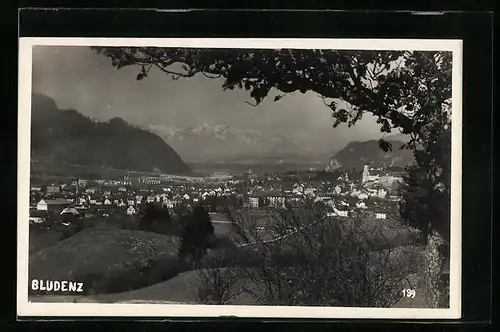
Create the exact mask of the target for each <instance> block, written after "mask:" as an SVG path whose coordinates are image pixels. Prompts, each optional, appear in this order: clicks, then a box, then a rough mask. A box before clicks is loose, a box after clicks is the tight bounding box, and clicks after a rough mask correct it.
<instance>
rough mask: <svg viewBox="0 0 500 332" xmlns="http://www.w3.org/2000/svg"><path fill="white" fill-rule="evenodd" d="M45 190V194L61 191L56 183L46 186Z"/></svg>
mask: <svg viewBox="0 0 500 332" xmlns="http://www.w3.org/2000/svg"><path fill="white" fill-rule="evenodd" d="M46 192H47V195H50V194H57V193H59V192H61V187H60V186H57V185H51V186H47V191H46Z"/></svg>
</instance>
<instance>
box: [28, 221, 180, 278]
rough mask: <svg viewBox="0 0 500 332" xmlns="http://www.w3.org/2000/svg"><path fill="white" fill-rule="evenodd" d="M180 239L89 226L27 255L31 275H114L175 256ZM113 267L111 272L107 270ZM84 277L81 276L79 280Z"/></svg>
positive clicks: (36, 276)
mask: <svg viewBox="0 0 500 332" xmlns="http://www.w3.org/2000/svg"><path fill="white" fill-rule="evenodd" d="M178 241H179V239H177V238H174V237H171V236H166V235H160V234H155V233H147V232H141V231H136V230H122V229H106V228H91V229H86V230H83V231H82V232H80V233H78V234H76V235H74V236H71V237H70V238H68V239H66V240H63V241H60V242H58V243H56V244H54V245H51V246H48V247H46V248H44V249H42V250H39V251H37V252H35V253H32V254H31V255H30V265H29V274H30V278H36V279H50V280H76V281H83V280H86V279H85V278H86V276H87V275H88V274H89V273H91V274H92V275H93V276H95V277H97V278H101V279H102V278H106V277H107V276H109V277H113V278H116V277H117V276H119V274H120V273H127V272H129V271H130V270H133V269H135V267H132V266H131V264H135V265H136V266H144V265H145V264H146V263H147V262H146V261H147V259H148V258H151V259H152V260H154V261H161V260H165V259H170V258H172V259H173V258H175V254H176V252H177V247H178ZM110 271H112V272H110ZM82 279H83V280H82Z"/></svg>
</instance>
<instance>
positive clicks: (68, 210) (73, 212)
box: [60, 207, 80, 216]
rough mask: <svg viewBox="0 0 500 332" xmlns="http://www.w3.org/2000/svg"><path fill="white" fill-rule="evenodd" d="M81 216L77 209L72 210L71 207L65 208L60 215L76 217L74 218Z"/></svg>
mask: <svg viewBox="0 0 500 332" xmlns="http://www.w3.org/2000/svg"><path fill="white" fill-rule="evenodd" d="M79 214H80V213H79V212H78V210H77V209H75V208H70V207H67V208H64V209H63V210H62V211H61V213H60V215H74V216H76V215H79Z"/></svg>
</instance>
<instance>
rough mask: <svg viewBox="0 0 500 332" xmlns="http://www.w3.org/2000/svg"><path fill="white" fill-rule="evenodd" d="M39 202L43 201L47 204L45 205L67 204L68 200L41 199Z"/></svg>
mask: <svg viewBox="0 0 500 332" xmlns="http://www.w3.org/2000/svg"><path fill="white" fill-rule="evenodd" d="M40 202H45V204H47V205H63V204H69V202H68V200H67V199H65V198H54V199H42V200H41V201H40Z"/></svg>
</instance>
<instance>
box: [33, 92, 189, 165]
mask: <svg viewBox="0 0 500 332" xmlns="http://www.w3.org/2000/svg"><path fill="white" fill-rule="evenodd" d="M31 159H32V160H36V161H39V162H43V163H54V164H71V165H87V166H101V167H107V168H112V169H121V170H131V171H144V172H154V171H160V172H162V173H183V172H188V171H190V168H189V167H188V166H187V165H186V164H185V163H184V161H183V160H182V159H181V158H180V157H179V155H178V154H177V152H175V151H174V150H173V149H172V148H171V147H170V146H169V145H168V144H166V143H165V141H163V140H162V139H161V138H160V137H158V136H157V135H155V134H153V133H151V132H149V131H147V130H143V129H139V128H136V127H134V126H132V125H130V124H128V123H127V122H125V121H124V120H122V119H120V118H113V119H111V120H109V121H108V122H97V121H94V120H92V119H90V118H88V117H86V116H84V115H82V114H80V113H78V112H77V111H75V110H60V109H58V107H57V105H56V103H55V101H54V100H53V99H52V98H50V97H48V96H45V95H40V94H33V95H32V112H31Z"/></svg>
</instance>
